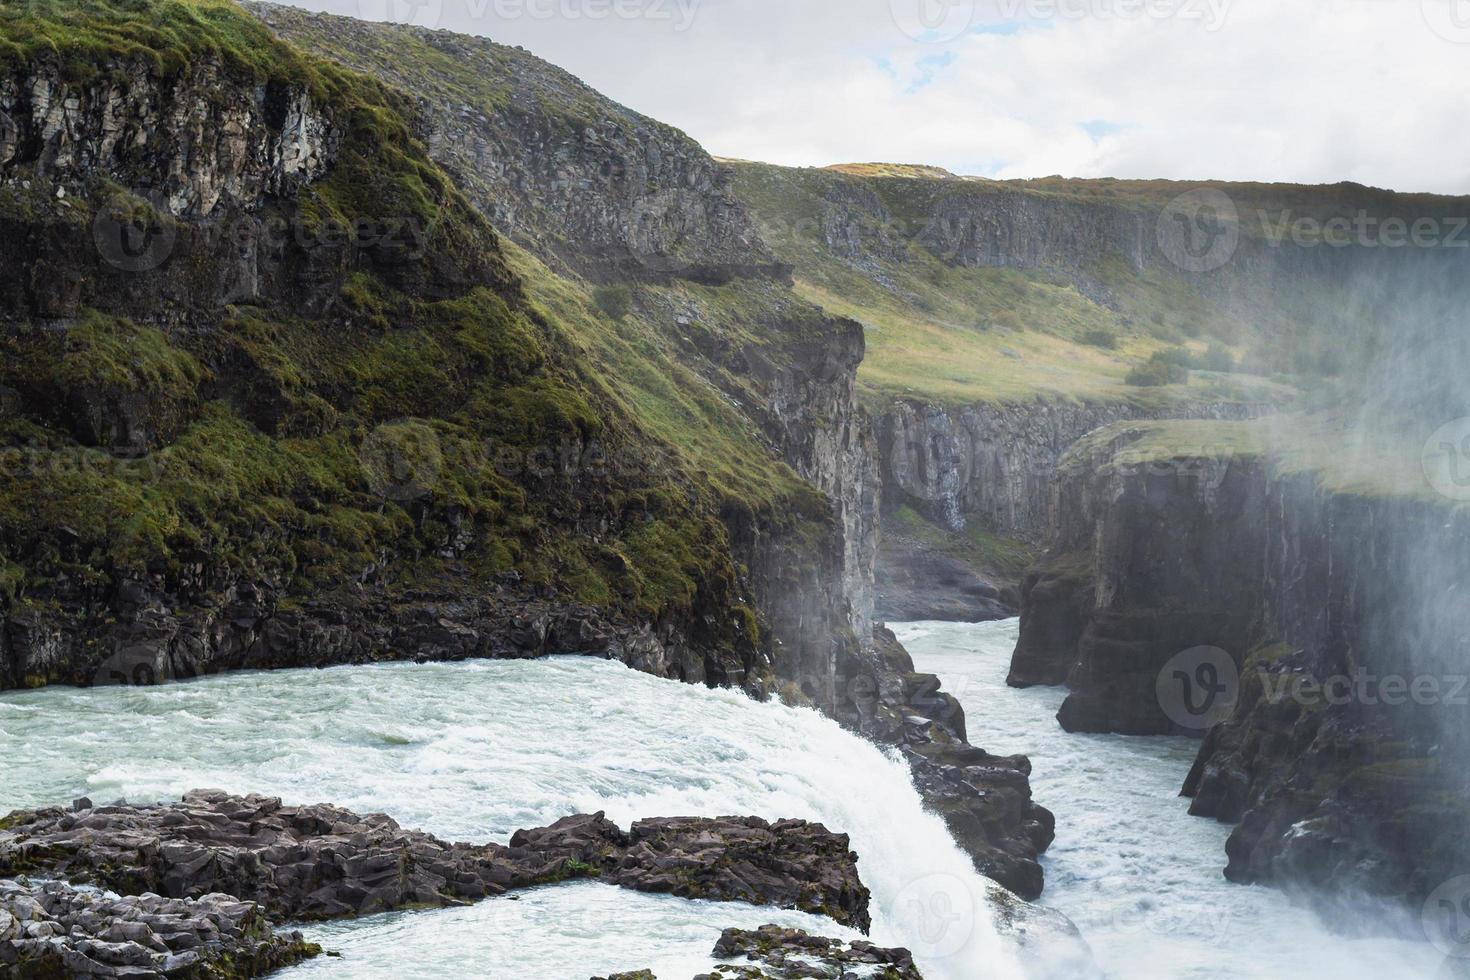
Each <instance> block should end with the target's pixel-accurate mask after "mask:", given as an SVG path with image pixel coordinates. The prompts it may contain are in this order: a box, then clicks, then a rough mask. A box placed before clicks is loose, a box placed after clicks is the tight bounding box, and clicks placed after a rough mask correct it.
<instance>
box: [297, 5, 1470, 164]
mask: <svg viewBox="0 0 1470 980" xmlns="http://www.w3.org/2000/svg"><path fill="white" fill-rule="evenodd" d="M291 2H293V3H295V4H296V5H297V6H303V7H309V8H312V9H317V10H330V11H332V12H335V13H346V14H350V15H353V16H361V17H365V18H368V19H373V20H384V19H392V20H398V21H401V22H414V23H420V24H422V25H424V26H436V27H443V28H449V29H452V30H457V31H463V32H466V33H473V34H482V35H485V36H488V37H491V38H493V39H495V40H497V41H500V42H503V43H506V44H519V45H523V46H524V47H526V48H529V49H530V50H531V51H533V52H535V53H536V54H538V55H540V56H542V57H544V58H546V59H547V60H549V61H552V62H554V63H556V64H558V65H561V66H562V67H564V68H566V69H568V70H570V71H572V72H573V73H575V74H576V75H578V76H580V77H581V78H583V79H584V80H585V81H587V82H588V83H589V84H590V85H592V86H593V87H594V88H597V89H599V90H601V91H602V92H604V93H606V94H607V95H609V96H611V97H613V98H615V99H617V100H618V101H620V102H622V103H624V104H626V105H628V106H630V107H632V108H634V109H637V110H639V111H640V112H643V113H645V114H647V115H650V116H653V117H655V118H657V119H660V120H663V121H664V122H668V123H672V124H674V125H676V126H678V127H680V128H681V129H684V130H685V131H686V132H688V133H689V134H690V135H692V136H693V137H695V138H696V139H698V140H699V141H700V142H701V143H703V144H704V145H705V147H706V148H707V149H709V150H710V152H712V153H715V154H718V155H721V156H733V157H743V158H746V159H754V160H765V161H769V162H773V163H783V164H790V165H825V164H830V163H840V162H849V161H878V160H881V161H900V162H906V163H927V164H935V165H938V166H942V167H946V168H948V169H950V170H953V171H956V172H958V173H966V174H981V175H985V176H991V177H1037V176H1045V175H1048V174H1063V175H1066V176H1073V177H1092V176H1114V177H1173V178H1185V179H1187V178H1206V177H1208V178H1220V179H1231V180H1288V181H1305V182H1333V181H1339V180H1354V181H1358V182H1361V183H1364V184H1371V185H1376V186H1381V187H1392V188H1395V189H1399V190H1426V191H1439V192H1449V193H1470V0H291Z"/></svg>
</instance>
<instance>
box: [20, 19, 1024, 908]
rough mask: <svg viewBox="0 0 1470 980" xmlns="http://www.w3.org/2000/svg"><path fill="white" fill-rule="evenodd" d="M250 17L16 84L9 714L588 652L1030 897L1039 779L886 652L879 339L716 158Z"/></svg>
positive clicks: (481, 56) (520, 56) (507, 62)
mask: <svg viewBox="0 0 1470 980" xmlns="http://www.w3.org/2000/svg"><path fill="white" fill-rule="evenodd" d="M250 11H251V14H252V15H253V16H254V17H256V18H258V21H257V20H251V19H250V17H249V16H247V14H246V13H245V12H244V11H241V10H238V9H236V8H233V7H229V6H220V7H219V8H218V9H217V10H215V13H216V14H217V16H216V17H214V18H212V19H204V20H199V21H196V20H191V19H189V18H187V17H185V18H183V20H181V21H180V23H178V24H175V25H173V26H174V27H176V28H177V30H176V31H174V32H172V33H169V34H168V35H167V36H166V37H165V36H164V35H160V34H157V33H156V32H155V33H148V32H147V31H144V32H143V36H145V37H147V38H149V39H151V40H153V41H156V42H157V43H160V44H165V43H166V44H167V45H169V46H168V47H167V49H166V50H162V51H147V52H143V51H120V52H110V51H103V52H98V51H95V50H92V49H87V48H83V49H80V50H72V49H71V48H68V47H66V46H64V45H63V47H62V51H61V53H60V54H58V53H56V52H55V51H54V50H53V49H52V48H51V47H50V45H49V37H50V34H48V30H49V29H54V25H47V24H45V23H42V24H40V25H39V26H37V25H33V24H27V25H26V26H28V27H29V28H30V29H31V30H33V31H34V32H35V33H34V34H33V35H31V36H30V38H31V40H34V39H35V38H39V39H40V41H39V42H38V43H36V44H35V46H34V47H33V48H32V47H27V46H25V44H20V45H18V46H17V47H16V54H15V56H14V57H9V56H7V60H6V61H4V62H3V65H0V67H3V76H0V78H3V80H0V110H3V111H0V140H3V141H0V149H3V153H0V158H3V159H0V227H3V230H4V231H5V233H6V234H5V243H4V245H3V246H0V249H3V253H4V257H5V258H6V260H7V267H8V268H11V269H18V268H22V267H24V268H26V269H29V270H31V272H30V274H29V275H28V276H25V277H21V276H14V277H6V279H5V283H4V288H3V292H0V299H3V301H4V302H3V306H0V321H3V342H4V343H5V345H6V352H7V355H8V357H9V359H8V360H7V361H6V363H5V365H4V368H3V375H0V395H3V399H0V406H3V408H4V416H3V419H0V422H3V425H4V429H3V435H4V439H5V444H4V448H5V449H6V450H7V454H8V455H7V461H10V462H17V463H18V465H19V470H18V473H19V479H17V480H15V481H13V482H12V483H11V484H10V485H8V486H7V487H6V488H5V492H4V493H3V494H0V546H3V549H0V599H3V601H0V688H17V687H36V686H41V685H44V684H79V685H90V684H152V683H159V682H163V681H169V680H178V679H187V678H193V677H198V676H201V675H204V674H209V673H214V672H217V671H223V670H234V669H271V668H284V667H305V666H318V667H319V666H328V665H334V664H348V663H367V662H373V661H378V660H383V659H393V658H414V659H419V660H458V659H465V658H477V657H516V658H522V657H524V658H531V657H539V656H544V655H548V654H557V653H571V654H588V655H599V656H607V657H612V658H616V659H619V660H622V661H623V662H625V663H627V664H628V665H630V666H632V667H634V668H637V669H640V670H644V671H648V672H650V673H654V674H657V675H659V676H664V677H669V678H673V679H677V680H682V681H688V682H693V683H707V684H710V685H722V686H736V687H743V688H745V689H746V690H747V691H749V692H750V693H752V694H754V695H757V696H762V697H764V696H769V695H771V694H772V693H775V692H776V691H778V690H779V691H780V693H782V694H783V695H785V696H787V697H789V698H791V699H792V700H796V701H800V700H802V699H806V700H808V701H810V702H811V703H813V704H815V705H817V706H819V707H820V708H822V709H823V710H824V711H826V712H827V713H828V714H829V715H832V716H834V717H835V718H837V719H838V720H840V721H842V722H844V723H845V724H848V725H850V726H852V727H854V728H857V729H859V730H861V731H864V732H865V733H867V734H869V735H870V736H871V737H873V738H875V739H876V740H879V741H882V742H884V743H885V744H891V745H895V746H898V747H900V748H901V749H902V750H903V751H905V753H906V754H907V755H908V757H909V760H910V763H911V765H912V766H913V768H914V770H915V772H916V774H917V775H918V777H919V779H920V781H921V782H922V783H923V784H924V786H925V794H926V798H928V799H929V800H930V801H931V802H933V803H934V804H935V805H936V806H940V807H942V808H943V809H944V811H945V813H946V816H947V819H949V820H950V822H951V825H952V826H954V827H955V828H956V833H957V836H959V837H960V839H961V840H962V842H963V844H964V846H965V847H966V849H967V850H968V851H969V852H970V853H971V855H972V857H973V858H974V860H975V863H976V866H977V867H978V868H980V869H981V870H982V871H984V872H985V873H987V874H991V875H992V876H994V877H995V878H996V879H997V880H999V881H1001V882H1002V883H1003V884H1007V885H1009V886H1011V887H1013V888H1014V889H1016V890H1017V891H1018V892H1020V893H1022V894H1024V895H1028V896H1033V897H1034V896H1035V895H1036V894H1038V893H1039V892H1040V889H1041V887H1042V876H1041V868H1040V865H1039V864H1038V863H1037V860H1036V858H1037V855H1038V854H1039V852H1040V851H1041V850H1044V849H1045V847H1046V846H1047V845H1048V844H1049V843H1050V834H1051V830H1050V828H1051V819H1050V815H1049V814H1048V813H1047V812H1046V811H1045V810H1044V809H1042V808H1040V807H1038V806H1036V805H1035V804H1034V803H1033V802H1032V801H1031V798H1030V790H1029V785H1028V782H1027V771H1028V768H1029V764H1028V763H1027V762H1026V761H1025V760H1024V759H1022V758H1014V759H1010V758H1008V759H997V758H993V757H991V756H989V755H987V754H986V753H984V752H983V751H981V750H979V749H977V748H974V747H972V746H970V745H968V744H967V743H966V742H965V739H964V725H963V715H962V713H957V705H955V704H954V702H953V699H952V698H948V697H947V696H945V695H942V694H940V693H939V692H938V690H937V688H938V684H937V681H935V680H934V679H933V678H929V677H925V676H923V675H919V674H917V673H915V672H914V670H913V665H912V663H911V662H909V661H907V658H906V656H905V655H903V654H902V651H901V649H898V650H897V651H895V650H894V649H892V648H893V647H894V646H896V644H893V643H892V640H891V636H884V635H882V634H875V632H874V630H873V627H872V602H873V598H872V596H873V576H874V573H873V563H874V556H875V554H876V519H877V510H878V497H879V490H880V487H879V480H878V469H877V464H876V456H875V448H876V440H875V438H874V436H873V432H872V428H871V423H870V421H869V419H868V417H867V416H866V415H865V414H864V413H863V411H862V410H861V408H860V406H859V404H858V401H857V395H856V389H855V374H856V369H857V366H858V363H859V362H860V361H861V360H862V357H863V352H864V343H863V336H862V332H861V329H860V327H859V326H858V325H857V324H855V323H853V322H851V321H846V320H843V319H841V318H837V317H831V316H827V315H825V314H824V313H822V312H821V311H820V310H819V309H817V308H816V307H814V306H813V305H811V304H809V303H806V302H804V301H802V300H800V299H799V298H798V297H796V296H795V295H794V293H793V292H792V291H791V289H790V286H789V283H788V282H787V281H786V277H787V275H788V271H787V270H786V269H785V268H784V267H783V266H781V264H780V263H778V262H776V261H774V260H773V258H772V256H771V254H770V252H769V250H768V249H767V248H766V247H765V245H764V244H763V243H762V241H761V240H760V238H759V236H758V235H757V234H755V232H754V230H753V226H752V224H751V222H750V221H749V219H748V217H747V216H746V215H745V213H744V211H743V210H742V207H741V205H740V204H739V203H738V202H736V201H734V200H733V199H732V198H731V197H730V196H729V194H728V193H727V192H726V189H725V186H724V185H725V182H726V180H727V179H728V175H727V174H726V173H725V171H723V170H722V169H721V168H719V167H717V166H716V165H715V164H714V162H713V161H712V160H711V159H710V158H709V157H708V156H707V155H706V154H705V153H704V152H703V151H702V150H701V149H700V148H699V147H698V146H697V145H696V144H694V143H693V142H692V141H690V140H688V139H687V138H686V137H684V136H683V135H682V134H679V133H677V132H676V131H675V130H672V129H671V128H669V127H666V126H662V125H660V124H658V123H655V122H653V121H652V120H648V119H646V118H644V117H641V116H637V115H636V114H633V113H631V112H629V111H627V110H626V109H623V108H622V107H620V106H617V105H615V104H613V103H611V102H609V101H607V100H605V99H603V98H602V97H600V96H598V95H597V94H596V93H594V92H592V91H591V90H589V89H587V88H585V86H582V85H581V84H580V83H578V82H576V80H575V79H572V78H571V76H569V75H567V74H566V73H564V72H560V71H559V70H557V69H554V68H552V67H551V66H548V65H545V64H544V63H542V62H539V61H537V60H536V59H534V58H531V57H530V56H529V55H526V54H525V53H524V52H518V51H512V50H511V49H507V48H503V47H501V46H498V45H495V44H493V43H491V42H489V41H485V40H481V39H471V38H461V37H456V36H453V35H449V34H445V33H440V32H425V31H418V30H414V29H409V28H401V27H396V26H392V25H369V24H364V23H360V22H355V21H351V20H347V19H344V18H332V17H321V16H313V15H309V14H305V13H303V12H301V11H296V10H291V9H289V8H275V7H269V6H265V5H255V6H252V7H251V8H250ZM176 12H177V11H176ZM84 14H91V15H95V16H96V17H98V18H99V20H101V21H106V22H107V27H108V29H109V30H112V31H114V32H121V33H125V34H126V33H128V32H129V31H132V30H134V29H135V28H137V27H138V25H137V24H134V23H132V21H131V20H130V18H131V17H133V16H134V15H133V13H130V12H128V11H126V10H119V9H118V8H116V7H113V6H110V5H105V4H97V5H90V6H87V7H86V8H85V9H84V10H79V11H78V12H77V15H78V16H83V15H84ZM104 33H105V32H104ZM19 36H20V37H21V38H22V40H25V39H26V38H27V36H26V35H23V34H22V35H19ZM241 38H243V39H245V42H246V43H245V44H244V46H243V47H242V46H241V44H240V43H239V41H240V39H241ZM27 43H29V41H27ZM344 65H345V66H347V67H343V66H344ZM407 92H412V93H413V94H412V96H410V95H408V94H405V93H407ZM467 98H468V100H469V101H468V103H467V101H466V99H467ZM471 103H472V104H471ZM160 134H161V135H160ZM522 247H523V248H524V249H526V250H528V252H529V254H527V253H526V252H521V251H520V250H519V249H520V248H522ZM603 287H613V288H612V290H611V292H609V293H606V294H604V293H603V292H602V288H603ZM620 296H621V299H620ZM609 297H610V298H609ZM605 355H612V356H609V357H608V359H604V356H605ZM619 372H626V374H625V375H621V374H619ZM666 382H670V383H666ZM705 442H708V445H705V444H702V443H705ZM721 453H725V454H727V456H728V458H719V457H720V454H721ZM711 458H713V459H714V461H715V464H717V465H714V466H709V465H705V463H704V461H706V460H708V459H711ZM715 470H718V472H715Z"/></svg>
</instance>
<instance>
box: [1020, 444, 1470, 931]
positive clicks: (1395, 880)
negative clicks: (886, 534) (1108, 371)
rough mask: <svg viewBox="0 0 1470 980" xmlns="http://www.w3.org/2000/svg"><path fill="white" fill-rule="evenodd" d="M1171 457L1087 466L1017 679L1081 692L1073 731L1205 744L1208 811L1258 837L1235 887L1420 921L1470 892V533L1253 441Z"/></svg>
mask: <svg viewBox="0 0 1470 980" xmlns="http://www.w3.org/2000/svg"><path fill="white" fill-rule="evenodd" d="M1161 433H1162V434H1163V435H1162V438H1163V439H1164V440H1165V441H1164V442H1163V443H1162V444H1160V443H1159V442H1157V441H1155V442H1154V444H1153V445H1152V447H1151V448H1150V449H1148V450H1146V451H1143V452H1141V453H1135V452H1134V451H1133V447H1136V446H1137V445H1140V444H1141V443H1142V442H1143V441H1147V440H1148V439H1150V438H1152V439H1155V440H1157V439H1159V438H1160V437H1161ZM1167 433H1168V429H1167V428H1165V429H1162V430H1159V429H1150V428H1149V427H1140V426H1132V427H1128V426H1125V427H1121V428H1116V429H1113V430H1109V431H1107V432H1103V433H1099V434H1097V435H1096V436H1095V437H1093V438H1092V439H1089V440H1088V444H1087V445H1085V446H1084V447H1082V448H1081V449H1079V451H1078V452H1077V453H1076V454H1075V455H1074V456H1073V457H1071V458H1070V459H1069V460H1068V462H1067V464H1065V465H1064V467H1063V472H1062V479H1061V483H1060V486H1059V488H1058V495H1057V498H1056V506H1057V511H1056V519H1057V538H1056V540H1055V541H1054V547H1053V550H1052V551H1051V552H1050V553H1049V554H1048V555H1047V557H1046V558H1045V559H1043V562H1042V564H1041V566H1040V567H1039V568H1038V569H1037V570H1035V571H1034V572H1033V573H1032V575H1031V576H1030V577H1029V578H1028V593H1027V597H1028V603H1027V607H1026V608H1025V610H1024V611H1023V632H1022V638H1021V643H1020V646H1019V647H1018V650H1017V653H1016V659H1015V663H1014V666H1013V679H1025V680H1028V681H1031V682H1043V683H1044V682H1051V683H1055V682H1058V681H1059V680H1060V679H1061V678H1062V675H1063V674H1064V673H1065V674H1066V680H1067V682H1068V684H1069V686H1070V687H1071V688H1072V693H1071V695H1070V696H1069V697H1068V699H1067V701H1066V703H1065V705H1064V707H1063V708H1062V711H1061V713H1060V715H1059V718H1060V720H1061V721H1062V723H1063V724H1064V725H1065V726H1067V727H1068V728H1070V729H1074V730H1084V731H1114V732H1124V733H1135V734H1148V733H1167V732H1175V733H1181V734H1191V735H1195V736H1204V738H1205V740H1204V744H1203V746H1202V749H1201V752H1200V756H1199V759H1198V761H1197V763H1196V765H1195V767H1194V770H1193V772H1192V773H1191V774H1190V777H1189V780H1188V783H1187V785H1186V786H1185V788H1184V789H1185V793H1186V795H1189V796H1192V797H1193V798H1194V803H1193V805H1192V808H1191V812H1192V813H1194V814H1196V815H1201V816H1209V817H1214V818H1217V819H1220V820H1223V821H1226V822H1230V823H1237V824H1238V825H1237V827H1236V829H1235V830H1234V832H1233V833H1232V834H1231V837H1230V840H1229V842H1228V845H1227V852H1228V859H1229V866H1228V868H1227V870H1226V874H1227V875H1228V876H1229V877H1230V878H1231V879H1232V880H1235V881H1241V882H1251V883H1262V884H1272V885H1277V886H1280V887H1285V888H1293V889H1302V890H1304V891H1306V892H1307V893H1308V894H1309V895H1311V896H1312V897H1313V900H1315V901H1318V902H1321V903H1323V904H1324V905H1328V906H1332V907H1337V906H1338V903H1341V904H1354V903H1369V904H1373V903H1380V904H1381V903H1387V905H1389V906H1390V907H1402V905H1401V903H1408V904H1409V905H1410V906H1413V907H1416V908H1417V904H1418V903H1420V902H1422V901H1423V900H1424V898H1425V897H1426V896H1427V895H1428V894H1430V893H1431V892H1432V891H1433V890H1434V889H1435V888H1436V887H1438V886H1439V885H1441V884H1442V883H1444V882H1445V881H1447V880H1449V879H1452V878H1454V877H1455V876H1456V875H1458V874H1463V873H1465V871H1466V870H1467V869H1470V842H1467V839H1466V837H1465V834H1464V829H1463V821H1462V820H1461V819H1460V817H1461V816H1462V815H1463V813H1464V811H1465V808H1466V806H1467V805H1470V785H1467V783H1466V780H1465V777H1464V773H1463V771H1462V770H1461V769H1459V768H1458V767H1456V766H1454V765H1453V764H1452V763H1451V762H1449V761H1448V760H1451V759H1454V758H1457V757H1458V755H1459V753H1461V752H1463V751H1464V750H1465V739H1466V729H1465V727H1464V725H1463V723H1462V722H1463V717H1462V713H1463V711H1464V707H1463V706H1464V704H1466V703H1467V702H1470V698H1466V697H1465V694H1466V691H1465V690H1464V689H1465V687H1466V686H1470V685H1467V684H1466V683H1465V682H1464V665H1465V664H1466V663H1467V662H1470V660H1467V657H1466V649H1465V643H1466V637H1470V606H1466V604H1465V603H1464V602H1463V601H1461V599H1460V597H1459V594H1458V593H1459V588H1460V586H1459V583H1463V582H1465V581H1470V558H1467V556H1466V554H1465V552H1464V550H1463V547H1462V542H1464V541H1465V540H1467V535H1470V523H1467V521H1470V518H1467V515H1466V512H1465V510H1464V509H1463V508H1456V507H1454V506H1452V505H1450V504H1449V503H1448V502H1445V501H1436V500H1432V499H1424V498H1420V497H1414V496H1408V495H1402V494H1395V493H1390V492H1387V491H1383V492H1376V493H1375V492H1362V491H1358V492H1345V491H1340V490H1334V489H1332V488H1330V487H1328V486H1325V485H1324V483H1323V481H1322V477H1320V476H1319V475H1318V474H1316V473H1314V472H1312V471H1309V470H1308V471H1303V470H1301V469H1300V468H1294V467H1289V466H1283V465H1281V464H1280V463H1279V462H1278V461H1277V460H1276V457H1275V456H1274V455H1273V454H1272V453H1271V452H1269V451H1267V450H1265V449H1263V448H1259V447H1258V448H1249V446H1250V443H1249V442H1248V441H1245V442H1242V441H1241V440H1240V439H1239V438H1238V437H1239V436H1240V435H1241V434H1242V432H1241V431H1237V432H1236V433H1235V434H1234V436H1233V437H1231V438H1228V439H1225V440H1223V441H1222V445H1224V444H1229V443H1232V442H1233V443H1234V444H1236V445H1237V447H1238V448H1237V449H1236V450H1235V451H1233V452H1225V451H1223V450H1222V451H1220V452H1217V453H1214V454H1211V455H1207V456H1201V455H1198V454H1197V453H1191V452H1189V451H1180V452H1177V453H1174V452H1168V451H1163V450H1162V448H1161V446H1162V447H1166V446H1167V445H1168V442H1167V438H1168V437H1167ZM1416 685H1417V694H1416V693H1415V691H1416ZM1457 815H1459V816H1457ZM1388 918H1391V917H1388Z"/></svg>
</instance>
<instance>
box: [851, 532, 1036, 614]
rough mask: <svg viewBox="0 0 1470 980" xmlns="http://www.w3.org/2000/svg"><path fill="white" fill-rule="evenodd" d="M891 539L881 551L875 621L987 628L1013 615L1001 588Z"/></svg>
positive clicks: (950, 559) (962, 566)
mask: <svg viewBox="0 0 1470 980" xmlns="http://www.w3.org/2000/svg"><path fill="white" fill-rule="evenodd" d="M890 537H891V535H885V536H884V538H883V544H882V548H881V549H880V551H879V561H880V562H881V565H882V571H881V574H880V577H879V582H880V583H881V584H880V585H879V586H878V606H877V610H876V613H877V615H878V616H880V617H882V618H884V619H886V620H888V621H889V622H895V623H916V622H920V621H925V620H939V621H940V622H946V623H985V622H990V621H992V620H996V619H1009V618H1010V617H1012V616H1014V615H1015V614H1016V610H1015V607H1014V606H1012V605H1011V604H1010V603H1008V602H1007V601H1006V599H1005V597H1004V596H1002V595H1001V589H1000V587H998V586H996V585H995V584H993V583H992V582H991V581H990V580H989V579H987V578H985V577H984V576H982V575H981V574H980V573H979V572H978V571H976V569H974V568H972V567H971V566H970V565H968V564H967V563H965V562H964V561H962V560H960V559H959V558H956V557H954V556H952V555H944V554H937V553H935V552H934V551H933V550H932V549H930V548H927V547H925V546H923V545H920V546H918V547H913V546H907V543H905V542H895V541H891V540H890Z"/></svg>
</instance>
